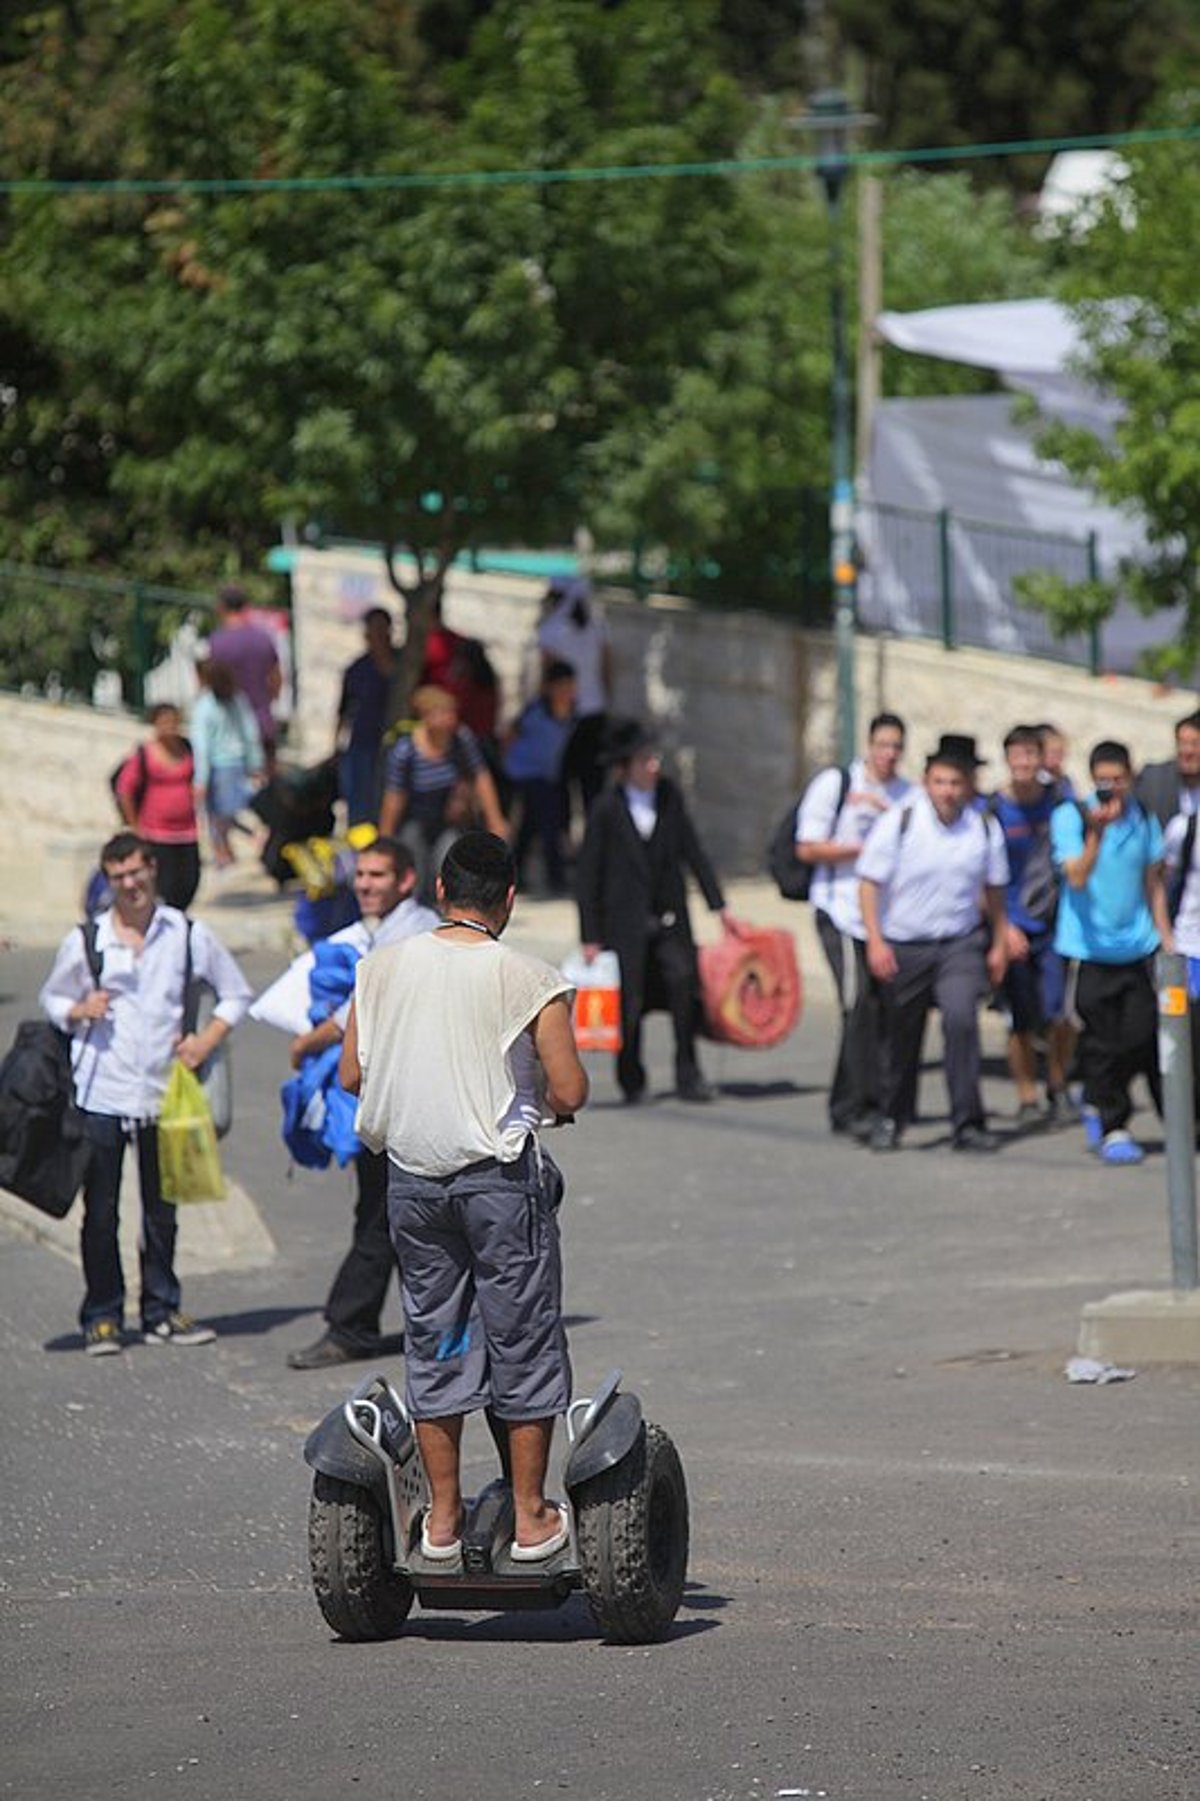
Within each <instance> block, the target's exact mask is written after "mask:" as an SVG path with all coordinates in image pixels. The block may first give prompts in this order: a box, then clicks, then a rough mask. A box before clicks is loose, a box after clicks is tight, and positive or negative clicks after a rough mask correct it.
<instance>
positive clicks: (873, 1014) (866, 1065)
mask: <svg viewBox="0 0 1200 1801" xmlns="http://www.w3.org/2000/svg"><path fill="white" fill-rule="evenodd" d="M813 919H814V923H815V925H816V928H817V936H818V938H819V939H820V940H821V949H822V950H823V951H824V952H825V960H826V962H827V963H828V964H829V968H830V971H831V973H832V975H833V982H834V987H835V988H836V990H837V997H838V1006H839V1007H840V1009H841V1014H842V1032H841V1038H840V1039H839V1041H838V1054H837V1062H836V1063H835V1064H834V1067H833V1081H832V1083H831V1085H830V1089H829V1122H830V1124H831V1125H832V1126H834V1127H835V1128H843V1129H844V1128H846V1127H848V1126H852V1125H854V1124H855V1122H856V1121H857V1120H861V1119H866V1118H869V1117H870V1116H871V1115H872V1114H874V1113H878V1112H879V1105H880V1095H881V1094H882V1092H883V1078H882V1057H883V1050H884V1036H883V1019H882V1011H883V1003H882V1001H881V998H880V991H879V984H878V983H877V982H876V981H875V979H874V977H873V976H872V974H871V972H870V970H869V968H868V967H867V947H866V945H865V943H863V942H862V941H861V940H860V939H858V938H849V937H847V936H846V934H845V933H843V932H839V930H838V928H837V927H836V926H835V925H834V923H833V920H832V919H831V918H830V917H829V915H828V913H823V912H821V911H820V910H819V909H818V910H817V911H816V912H815V913H814V915H813Z"/></svg>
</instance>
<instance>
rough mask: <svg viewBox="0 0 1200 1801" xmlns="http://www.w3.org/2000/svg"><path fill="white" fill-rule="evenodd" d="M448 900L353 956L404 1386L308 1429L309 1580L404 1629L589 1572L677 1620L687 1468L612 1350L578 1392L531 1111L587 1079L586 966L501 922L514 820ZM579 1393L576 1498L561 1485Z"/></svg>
mask: <svg viewBox="0 0 1200 1801" xmlns="http://www.w3.org/2000/svg"><path fill="white" fill-rule="evenodd" d="M437 893H438V902H439V906H440V908H441V911H442V914H443V919H442V923H441V925H440V926H439V927H437V928H436V929H435V930H434V931H432V932H429V933H427V934H425V935H423V936H420V937H414V938H409V939H407V940H405V941H404V942H403V943H397V944H394V945H389V946H387V947H386V948H383V949H380V950H377V951H375V952H373V953H372V955H371V956H370V957H368V958H365V959H364V960H363V962H362V963H361V964H360V965H359V966H358V969H357V971H356V985H355V998H354V1002H353V1005H352V1007H351V1011H350V1014H349V1017H348V1019H347V1022H346V1036H345V1039H344V1042H343V1046H342V1056H341V1063H340V1067H339V1076H340V1080H341V1082H342V1084H343V1086H344V1087H346V1088H347V1089H350V1090H352V1091H354V1092H357V1093H358V1095H359V1110H358V1120H357V1130H358V1132H359V1134H360V1136H361V1138H362V1139H363V1141H364V1143H366V1144H368V1145H370V1146H372V1147H373V1148H377V1149H379V1150H383V1151H386V1154H387V1159H388V1221H389V1226H390V1230H391V1234H392V1242H393V1244H394V1246H395V1248H396V1252H397V1255H398V1258H399V1262H400V1267H401V1287H402V1294H403V1301H404V1323H405V1356H406V1368H407V1394H406V1399H404V1400H402V1399H401V1398H400V1396H399V1395H398V1394H397V1393H396V1391H395V1390H394V1389H393V1388H392V1386H391V1384H390V1383H389V1382H388V1381H387V1379H386V1377H385V1376H383V1375H382V1374H378V1373H377V1374H373V1375H370V1376H368V1377H366V1379H365V1380H364V1381H362V1382H360V1383H359V1385H358V1387H357V1388H356V1389H355V1390H354V1392H353V1394H352V1395H351V1396H350V1397H349V1399H348V1400H347V1401H345V1402H344V1404H343V1405H342V1406H341V1407H339V1408H335V1409H334V1410H333V1411H332V1412H331V1413H329V1414H327V1415H326V1417H325V1419H324V1420H322V1421H321V1423H320V1424H319V1425H318V1426H317V1427H316V1429H315V1430H314V1431H313V1432H312V1433H311V1434H310V1436H309V1439H308V1442H307V1443H306V1445H305V1449H304V1455H305V1458H306V1460H307V1461H308V1463H309V1464H310V1465H311V1466H312V1468H313V1470H314V1471H315V1472H316V1474H315V1478H314V1486H313V1498H312V1504H311V1507H310V1511H309V1560H310V1566H311V1570H312V1578H313V1588H314V1591H315V1593H316V1597H317V1602H318V1604H319V1606H320V1608H321V1611H322V1613H323V1614H324V1616H325V1619H326V1621H327V1622H328V1623H329V1625H330V1626H332V1627H333V1629H334V1630H335V1631H336V1632H338V1633H340V1634H341V1635H342V1637H344V1638H351V1639H372V1638H391V1637H394V1636H395V1635H396V1634H397V1633H398V1632H399V1631H400V1630H401V1629H402V1627H403V1625H404V1621H405V1619H406V1618H407V1615H408V1612H409V1610H410V1608H411V1606H412V1603H413V1600H414V1598H417V1599H419V1600H420V1601H421V1603H422V1605H423V1606H426V1607H454V1606H457V1607H483V1608H491V1609H507V1608H527V1607H544V1606H558V1605H561V1604H562V1603H563V1602H564V1601H565V1600H566V1599H567V1598H568V1597H569V1596H570V1595H571V1594H572V1593H573V1592H575V1591H576V1590H578V1589H580V1588H582V1589H584V1590H585V1591H586V1593H587V1598H588V1602H589V1605H590V1606H591V1609H592V1612H593V1614H594V1616H595V1618H596V1620H597V1622H598V1623H599V1625H600V1626H601V1628H602V1629H603V1630H604V1631H605V1632H606V1633H607V1635H608V1636H609V1637H610V1638H612V1639H614V1640H617V1641H619V1642H622V1643H628V1644H644V1643H647V1642H649V1641H650V1640H652V1639H655V1638H660V1637H661V1636H662V1635H663V1633H664V1632H665V1631H666V1630H667V1629H668V1627H669V1626H670V1624H671V1621H672V1620H673V1619H674V1617H675V1614H676V1612H677V1610H678V1608H679V1604H680V1600H681V1598H682V1594H683V1586H684V1581H685V1578H686V1572H687V1552H688V1508H687V1488H686V1484H685V1482H684V1476H683V1469H682V1466H681V1464H680V1461H679V1457H678V1454H677V1452H676V1450H675V1447H674V1445H673V1444H672V1443H671V1441H670V1439H669V1438H668V1436H667V1434H666V1433H665V1432H663V1431H662V1429H661V1428H660V1427H658V1426H656V1425H652V1424H650V1423H648V1422H646V1421H644V1420H643V1418H642V1411H641V1406H640V1403H639V1402H638V1399H637V1396H636V1395H634V1394H630V1393H621V1392H620V1391H619V1381H620V1378H619V1373H618V1372H613V1373H612V1374H611V1375H610V1376H609V1377H608V1379H607V1380H606V1381H605V1382H604V1383H603V1384H602V1385H601V1387H600V1389H599V1390H598V1391H597V1392H596V1394H595V1395H594V1396H593V1397H592V1398H591V1399H589V1400H575V1401H572V1400H571V1369H570V1363H569V1360H568V1356H567V1342H566V1334H565V1332H564V1329H563V1319H562V1270H561V1259H560V1252H559V1236H558V1217H557V1216H558V1206H559V1203H560V1201H561V1199H562V1194H563V1180H562V1176H561V1174H560V1173H559V1171H558V1169H557V1167H556V1165H555V1164H554V1162H553V1160H552V1159H551V1158H550V1157H549V1156H548V1155H547V1153H546V1152H545V1151H544V1150H543V1148H542V1146H541V1144H540V1141H539V1137H538V1132H539V1128H540V1127H541V1126H544V1125H553V1124H556V1123H563V1122H564V1121H566V1120H567V1119H569V1118H571V1117H572V1116H573V1115H574V1113H575V1111H576V1109H577V1108H579V1107H581V1106H582V1105H583V1103H584V1101H585V1100H586V1099H587V1092H588V1083H587V1077H586V1075H585V1074H584V1072H583V1068H582V1066H581V1064H580V1062H579V1057H578V1054H577V1052H576V1049H575V1040H574V1034H573V1030H572V1025H571V1013H570V1003H571V989H570V987H569V985H568V984H567V983H566V982H565V981H564V980H563V978H562V976H561V975H560V974H559V972H558V971H557V970H555V969H552V968H550V967H549V965H548V964H545V963H542V962H539V961H537V960H536V959H534V958H531V957H526V956H522V955H521V954H519V953H518V952H516V951H511V950H509V949H508V947H507V946H505V945H503V944H501V943H500V935H501V933H502V932H503V930H504V928H505V926H506V925H507V924H508V920H509V916H510V914H511V912H512V907H513V900H514V893H515V884H514V874H513V863H512V858H511V856H510V854H509V851H508V848H507V846H506V845H505V844H504V842H503V840H501V839H499V838H497V837H493V836H492V835H491V834H489V833H486V832H470V833H466V834H464V835H463V836H462V837H461V838H459V839H458V840H457V842H456V843H455V844H454V845H453V846H452V847H451V848H450V849H449V850H448V851H447V853H446V856H445V859H444V861H443V863H442V868H441V872H440V874H439V877H438V882H437ZM480 1410H486V1413H487V1417H488V1424H489V1426H490V1427H491V1429H492V1433H493V1436H494V1438H495V1440H496V1444H497V1447H498V1449H499V1452H500V1461H501V1468H502V1474H501V1475H500V1477H499V1478H498V1479H497V1480H495V1481H494V1482H492V1483H490V1484H489V1485H488V1487H486V1488H485V1489H484V1490H483V1491H482V1492H481V1493H480V1494H478V1495H476V1496H474V1497H473V1498H469V1499H468V1498H464V1496H463V1494H462V1489H461V1486H460V1477H459V1472H460V1445H461V1439H462V1429H463V1422H464V1418H465V1416H466V1414H468V1413H472V1412H477V1411H480ZM560 1413H561V1414H564V1415H565V1416H566V1427H567V1436H568V1439H569V1441H570V1451H569V1454H568V1456H567V1458H566V1460H565V1463H564V1467H563V1472H562V1481H563V1488H564V1490H565V1494H566V1497H567V1498H566V1499H565V1500H564V1501H562V1502H558V1501H550V1500H547V1498H546V1492H545V1484H546V1472H547V1465H548V1462H549V1455H550V1444H551V1439H552V1436H553V1431H554V1421H555V1418H556V1416H557V1415H558V1414H560Z"/></svg>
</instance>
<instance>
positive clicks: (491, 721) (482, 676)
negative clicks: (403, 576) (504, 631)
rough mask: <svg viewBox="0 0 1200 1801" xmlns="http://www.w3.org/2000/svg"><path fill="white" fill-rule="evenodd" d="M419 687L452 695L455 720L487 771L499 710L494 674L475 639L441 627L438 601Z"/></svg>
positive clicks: (491, 761)
mask: <svg viewBox="0 0 1200 1801" xmlns="http://www.w3.org/2000/svg"><path fill="white" fill-rule="evenodd" d="M421 686H422V687H434V688H445V690H446V692H447V693H448V694H453V696H454V698H455V700H456V701H457V702H458V717H459V719H460V720H461V721H462V723H463V725H465V726H466V727H467V728H468V730H470V731H472V732H474V734H475V736H476V737H477V738H478V739H479V742H480V745H481V747H482V749H483V753H484V756H485V757H486V758H487V760H488V766H489V768H491V767H492V765H493V760H494V758H493V747H494V744H495V738H496V722H497V718H498V714H499V706H500V689H499V685H498V684H497V681H496V674H495V671H494V670H493V668H492V666H491V664H490V663H489V661H488V658H487V653H486V651H485V650H484V648H483V645H482V644H481V643H480V642H479V639H478V638H464V637H463V635H462V633H461V632H456V631H452V630H451V628H450V627H449V626H448V625H444V624H443V623H442V607H441V602H440V601H439V602H438V603H437V605H436V606H435V607H434V611H433V623H432V625H431V626H430V628H429V635H428V637H427V638H426V640H425V661H424V663H423V665H422V668H421ZM493 773H494V770H493Z"/></svg>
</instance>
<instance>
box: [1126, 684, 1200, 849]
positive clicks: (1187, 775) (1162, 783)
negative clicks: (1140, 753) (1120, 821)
mask: <svg viewBox="0 0 1200 1801" xmlns="http://www.w3.org/2000/svg"><path fill="white" fill-rule="evenodd" d="M1134 792H1135V794H1136V795H1137V798H1138V800H1139V801H1140V802H1141V806H1142V811H1143V812H1145V813H1151V814H1153V816H1154V817H1155V818H1156V819H1157V820H1158V823H1159V825H1161V826H1166V825H1168V824H1169V823H1170V821H1171V820H1172V819H1174V817H1175V815H1176V813H1194V812H1195V811H1196V803H1197V800H1198V799H1200V712H1198V713H1189V714H1188V715H1187V718H1186V719H1181V720H1180V721H1179V723H1178V725H1177V726H1176V727H1175V756H1174V758H1173V760H1172V761H1170V762H1168V763H1147V765H1146V767H1145V768H1144V769H1143V770H1142V773H1141V774H1140V775H1139V776H1138V779H1137V782H1136V784H1135V787H1134Z"/></svg>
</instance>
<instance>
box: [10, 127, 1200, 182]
mask: <svg viewBox="0 0 1200 1801" xmlns="http://www.w3.org/2000/svg"><path fill="white" fill-rule="evenodd" d="M1198 138H1200V126H1173V127H1165V128H1163V129H1161V130H1146V131H1109V132H1099V133H1097V134H1095V135H1094V136H1091V137H1082V138H1061V137H1060V138H1022V139H1019V140H1015V141H1009V142H1005V143H997V144H942V145H930V146H927V147H926V148H924V149H915V150H847V152H846V160H847V162H848V164H849V165H850V166H851V167H852V168H881V167H889V166H892V165H894V164H897V163H948V162H967V161H976V160H979V159H982V158H987V157H1009V156H1049V155H1052V154H1053V153H1054V152H1056V151H1061V150H1119V149H1124V148H1133V147H1134V146H1136V145H1139V144H1180V143H1194V142H1195V141H1196V140H1197V139H1198ZM817 161H818V159H817V156H816V155H815V154H813V153H808V152H806V153H803V154H796V155H794V156H747V157H721V158H718V159H716V160H714V161H711V162H685V163H610V164H600V165H598V166H594V167H580V168H564V169H450V170H444V171H440V172H439V171H433V170H422V171H418V172H409V173H404V174H401V173H395V174H383V175H263V176H250V175H246V176H213V177H207V178H205V177H198V176H184V175H180V176H162V177H146V178H138V177H123V176H108V177H103V176H92V177H85V178H81V179H79V180H55V179H50V178H40V179H39V178H36V177H29V176H18V177H12V178H9V179H0V194H43V195H54V194H280V193H284V194H296V193H309V194H324V193H336V192H347V191H352V192H361V193H369V192H402V191H404V190H406V189H413V188H423V189H430V188H487V187H521V186H526V187H554V186H559V185H563V184H566V183H569V182H598V181H666V180H678V179H681V178H683V177H688V176H700V175H709V176H711V175H755V174H764V173H766V174H772V173H777V172H785V171H793V170H804V169H815V168H816V167H817Z"/></svg>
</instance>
